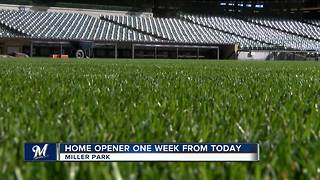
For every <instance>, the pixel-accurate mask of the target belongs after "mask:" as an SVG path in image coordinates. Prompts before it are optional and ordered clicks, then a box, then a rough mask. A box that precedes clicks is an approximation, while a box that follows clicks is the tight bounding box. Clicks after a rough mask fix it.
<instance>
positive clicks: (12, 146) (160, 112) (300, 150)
mask: <svg viewBox="0 0 320 180" xmlns="http://www.w3.org/2000/svg"><path fill="white" fill-rule="evenodd" d="M319 110H320V63H317V62H236V61H198V60H195V61H192V60H187V61H182V60H163V61H154V60H134V61H132V60H117V61H115V60H92V61H91V60H90V61H87V60H85V61H83V60H81V61H79V60H69V61H57V60H45V59H35V60H12V59H10V60H0V179H2V178H4V179H9V180H10V179H65V178H68V179H116V178H123V179H155V178H156V179H213V178H215V179H218V178H219V179H220V178H222V179H264V178H272V179H273V178H276V177H277V178H279V179H286V178H287V179H297V178H298V179H310V178H314V179H319V178H320V155H319V152H320V112H319ZM25 142H74V143H76V142H85V143H89V142H101V143H106V142H115V143H119V142H123V143H127V142H133V143H134V142H150V143H155V142H161V143H171V142H212V143H214V142H215V143H218V142H252V143H260V145H261V154H260V158H261V160H260V162H254V163H240V162H234V163H230V162H229V163H221V162H219V163H208V162H206V163H191V162H188V163H174V162H169V163H165V162H161V163H157V162H153V163H151V162H145V163H143V162H140V163H133V162H130V163H128V162H123V163H106V162H104V163H26V162H24V161H23V158H24V157H23V143H25ZM1 177H2V178H1ZM89 177H90V178H89Z"/></svg>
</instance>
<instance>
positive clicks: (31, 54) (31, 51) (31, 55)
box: [30, 41, 33, 57]
mask: <svg viewBox="0 0 320 180" xmlns="http://www.w3.org/2000/svg"><path fill="white" fill-rule="evenodd" d="M30 57H33V42H32V41H31V44H30Z"/></svg>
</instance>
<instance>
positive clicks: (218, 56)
mask: <svg viewBox="0 0 320 180" xmlns="http://www.w3.org/2000/svg"><path fill="white" fill-rule="evenodd" d="M217 59H218V60H220V48H219V47H218V48H217Z"/></svg>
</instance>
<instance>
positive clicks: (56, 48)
mask: <svg viewBox="0 0 320 180" xmlns="http://www.w3.org/2000/svg"><path fill="white" fill-rule="evenodd" d="M1 41H2V40H0V49H1V51H3V50H6V51H7V52H8V54H10V53H13V52H22V53H25V54H28V55H29V56H30V57H49V56H51V55H52V54H61V55H69V56H70V57H77V58H115V59H117V58H132V59H135V58H153V59H167V58H170V59H217V60H219V59H220V52H219V51H220V48H219V46H206V45H199V46H197V45H177V44H130V43H110V42H91V41H80V42H77V41H46V40H26V39H24V40H21V39H17V40H15V41H8V40H6V41H4V42H2V43H1Z"/></svg>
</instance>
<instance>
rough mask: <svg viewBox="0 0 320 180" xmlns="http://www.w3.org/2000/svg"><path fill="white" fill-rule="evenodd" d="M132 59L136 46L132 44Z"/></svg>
mask: <svg viewBox="0 0 320 180" xmlns="http://www.w3.org/2000/svg"><path fill="white" fill-rule="evenodd" d="M132 59H134V44H132Z"/></svg>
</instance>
